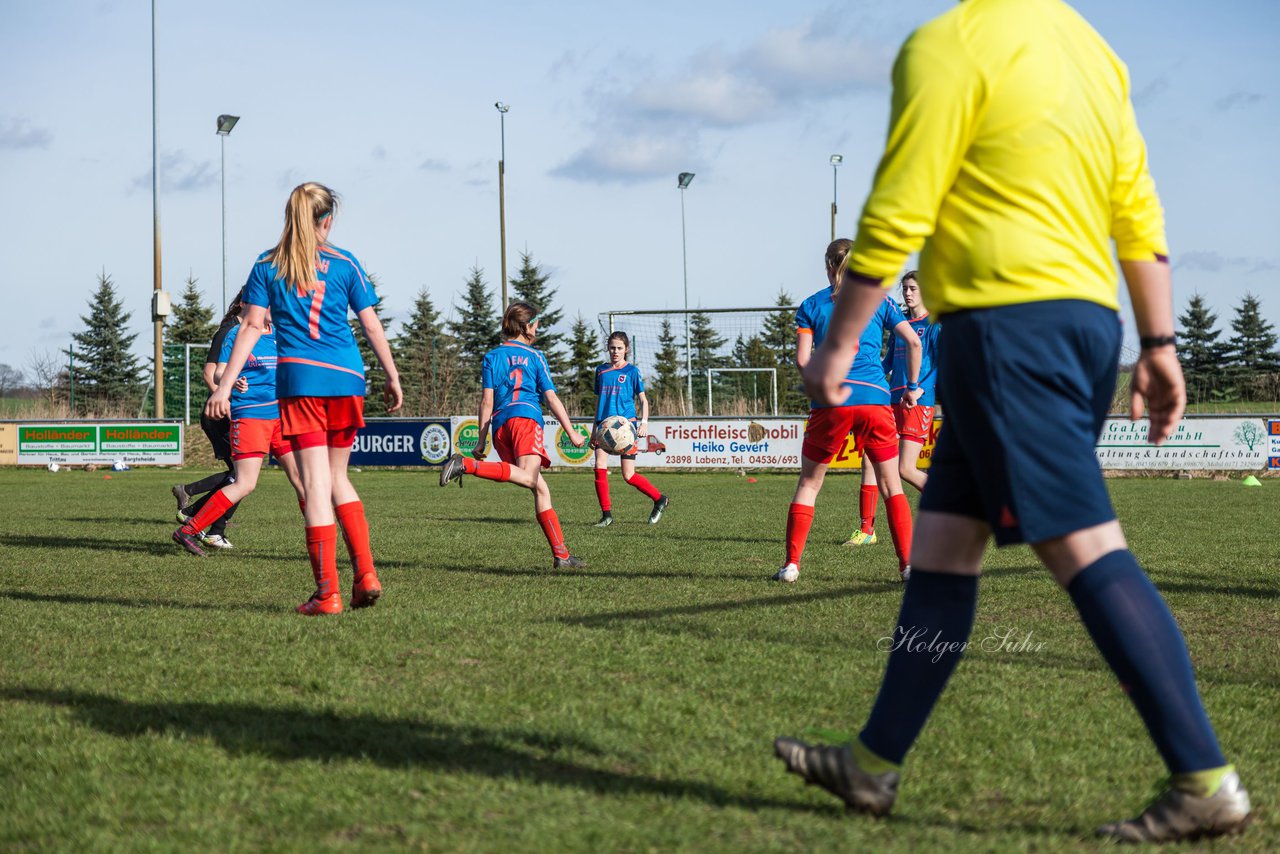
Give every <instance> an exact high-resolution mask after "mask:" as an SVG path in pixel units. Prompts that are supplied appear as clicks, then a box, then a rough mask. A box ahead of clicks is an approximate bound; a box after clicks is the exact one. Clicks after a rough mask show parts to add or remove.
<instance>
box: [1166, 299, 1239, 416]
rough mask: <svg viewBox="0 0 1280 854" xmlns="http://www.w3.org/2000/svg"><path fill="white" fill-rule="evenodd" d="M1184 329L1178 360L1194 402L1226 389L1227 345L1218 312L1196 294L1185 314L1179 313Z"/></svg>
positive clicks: (1179, 339)
mask: <svg viewBox="0 0 1280 854" xmlns="http://www.w3.org/2000/svg"><path fill="white" fill-rule="evenodd" d="M1178 322H1179V323H1180V324H1182V329H1181V330H1180V331H1179V333H1178V360H1179V361H1181V362H1182V373H1183V376H1184V377H1185V378H1186V381H1187V399H1188V401H1189V402H1191V403H1199V402H1200V401H1203V400H1209V399H1210V398H1212V397H1213V396H1214V392H1215V390H1216V391H1218V392H1220V393H1223V392H1225V391H1226V386H1227V384H1228V380H1227V378H1226V377H1225V376H1224V373H1223V362H1224V360H1225V358H1226V355H1227V351H1228V349H1229V348H1228V346H1227V345H1226V344H1224V343H1222V342H1220V341H1219V340H1218V336H1219V335H1220V334H1221V333H1220V332H1219V331H1218V330H1217V329H1216V328H1214V327H1216V326H1217V325H1218V315H1217V314H1215V313H1213V312H1212V311H1210V310H1209V308H1208V306H1206V305H1205V302H1204V297H1202V296H1200V295H1199V294H1196V295H1195V296H1193V297H1192V298H1191V301H1190V302H1189V303H1187V311H1186V313H1185V314H1182V315H1179V317H1178Z"/></svg>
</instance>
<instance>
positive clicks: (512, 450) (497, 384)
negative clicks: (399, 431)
mask: <svg viewBox="0 0 1280 854" xmlns="http://www.w3.org/2000/svg"><path fill="white" fill-rule="evenodd" d="M502 334H503V335H504V336H506V338H507V340H506V341H504V342H503V343H502V344H501V345H500V346H498V347H495V348H493V349H492V350H490V351H489V352H488V353H486V354H485V356H484V366H483V368H482V369H481V370H482V377H481V379H482V382H483V386H484V391H483V393H482V394H481V397H480V415H479V422H480V435H479V438H478V439H477V440H476V447H475V450H474V451H473V454H474V456H471V457H466V456H463V455H462V454H454V455H453V456H452V457H450V458H449V460H448V461H447V462H446V463H445V464H444V468H443V469H441V471H440V485H441V486H447V485H448V484H449V483H451V482H453V481H454V480H457V479H458V478H460V477H462V476H463V475H464V474H471V475H475V476H476V477H481V478H484V479H485V480H496V481H498V482H500V483H514V484H516V485H518V486H523V487H524V488H525V489H528V490H530V491H531V492H532V493H533V509H534V513H536V514H537V518H538V524H539V525H540V526H541V527H542V533H543V534H545V535H546V538H547V543H548V544H549V545H550V546H551V566H552V568H553V569H577V568H579V567H584V566H586V563H584V562H583V561H582V560H580V559H579V558H576V557H574V556H573V555H572V554H570V553H569V549H568V547H567V546H565V544H564V533H563V532H562V531H561V530H560V517H559V516H557V515H556V511H555V508H553V507H552V506H551V490H550V489H548V488H547V481H546V480H545V479H544V478H543V477H542V469H544V468H550V467H551V459H550V458H549V457H548V456H547V451H546V446H545V440H544V438H543V435H542V427H543V420H542V401H543V400H544V399H545V400H546V402H547V408H548V409H550V410H551V414H552V415H554V416H555V417H556V420H557V421H559V422H560V425H561V426H562V427H564V432H565V434H566V435H568V437H569V441H570V442H572V443H573V445H574V447H577V448H581V447H582V446H583V445H585V444H586V442H587V440H586V437H585V436H583V435H582V434H581V433H579V432H578V431H577V430H575V429H574V427H573V422H572V421H570V420H569V413H568V412H566V411H565V408H564V404H563V403H561V402H560V398H559V397H558V396H557V395H556V386H555V383H554V382H553V381H552V379H551V371H550V370H549V369H548V368H547V359H546V357H545V356H543V355H542V353H540V352H539V351H537V350H535V349H534V348H533V342H534V341H535V340H536V339H537V337H538V311H537V309H535V308H534V307H533V306H531V305H529V304H528V303H526V302H513V303H512V304H511V305H509V306H507V310H506V313H505V314H503V316H502ZM490 428H492V430H493V445H494V447H495V448H496V449H497V451H498V458H499V460H500V462H496V463H490V462H485V460H484V456H485V450H486V448H487V447H488V444H489V443H488V437H489V430H490Z"/></svg>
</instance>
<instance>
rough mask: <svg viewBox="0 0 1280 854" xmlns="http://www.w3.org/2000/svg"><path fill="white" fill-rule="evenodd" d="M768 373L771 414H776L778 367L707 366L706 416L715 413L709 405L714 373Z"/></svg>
mask: <svg viewBox="0 0 1280 854" xmlns="http://www.w3.org/2000/svg"><path fill="white" fill-rule="evenodd" d="M744 373H745V374H768V375H769V384H770V399H771V403H772V409H773V415H775V416H776V415H777V414H778V369H777V368H707V417H708V418H710V417H712V416H714V415H715V412H714V410H713V409H712V406H711V383H712V380H713V379H714V376H715V374H744Z"/></svg>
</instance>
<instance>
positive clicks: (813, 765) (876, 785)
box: [773, 737, 898, 818]
mask: <svg viewBox="0 0 1280 854" xmlns="http://www.w3.org/2000/svg"><path fill="white" fill-rule="evenodd" d="M773 752H774V753H776V754H777V755H778V758H779V759H781V760H782V761H783V763H784V764H785V765H786V766H787V770H788V771H790V772H791V773H792V774H799V775H800V776H801V777H803V778H804V781H805V782H806V783H809V784H811V785H814V786H821V787H822V788H824V789H826V790H827V791H828V792H830V793H831V794H833V795H835V796H836V797H837V798H839V799H840V800H842V801H844V802H845V804H846V805H847V806H848V807H849V809H852V810H857V811H858V812H864V813H868V814H869V815H873V816H876V817H877V818H879V817H882V816H886V815H888V814H889V810H891V809H893V802H894V800H895V799H896V798H897V797H898V772H897V771H886V772H884V773H883V774H868V773H867V772H865V771H863V770H862V769H861V768H859V767H858V763H857V762H856V761H855V760H854V758H853V751H852V750H850V749H849V746H848V745H844V746H842V747H828V746H824V745H808V744H805V743H804V742H803V741H800V740H799V739H795V738H786V737H783V738H778V739H775V740H774V742H773Z"/></svg>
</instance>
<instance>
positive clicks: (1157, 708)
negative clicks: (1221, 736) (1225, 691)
mask: <svg viewBox="0 0 1280 854" xmlns="http://www.w3.org/2000/svg"><path fill="white" fill-rule="evenodd" d="M913 580H914V579H913ZM1067 592H1068V593H1069V594H1071V600H1072V601H1073V602H1075V606H1076V610H1077V611H1079V612H1080V619H1081V620H1082V621H1083V622H1084V625H1085V628H1086V629H1088V630H1089V635H1090V637H1092V638H1093V642H1094V644H1095V645H1097V647H1098V651H1099V652H1100V653H1102V657H1103V658H1104V659H1105V660H1106V662H1107V664H1108V665H1110V666H1111V670H1112V672H1113V673H1115V675H1116V678H1118V679H1119V680H1120V684H1121V687H1123V688H1124V690H1125V692H1126V693H1128V695H1129V699H1130V700H1132V701H1133V705H1134V706H1136V707H1137V709H1138V714H1139V715H1141V716H1142V722H1143V723H1145V724H1146V725H1147V732H1149V733H1150V734H1151V740H1152V741H1154V742H1155V744H1156V749H1157V750H1159V751H1160V755H1161V756H1162V757H1163V758H1164V762H1165V765H1167V766H1168V767H1169V772H1170V773H1172V774H1183V773H1187V772H1190V771H1204V770H1206V769H1209V768H1218V767H1220V766H1222V765H1226V764H1227V760H1226V759H1224V758H1223V756H1222V751H1221V750H1220V749H1219V747H1218V739H1217V737H1216V736H1215V735H1214V733H1213V727H1212V726H1211V725H1210V723H1209V717H1208V716H1207V715H1206V714H1205V711H1204V706H1203V705H1201V703H1200V694H1199V693H1198V692H1197V691H1196V677H1195V674H1194V673H1193V672H1192V670H1191V657H1190V656H1189V655H1188V654H1187V644H1186V641H1185V640H1183V637H1182V632H1181V630H1179V628H1178V624H1177V623H1176V622H1174V619H1173V614H1171V613H1169V607H1168V606H1167V605H1166V604H1165V602H1164V599H1163V598H1161V596H1160V594H1159V592H1157V591H1156V588H1155V585H1153V584H1152V583H1151V580H1150V579H1149V578H1147V575H1146V573H1144V572H1143V571H1142V567H1140V566H1139V565H1138V561H1137V559H1136V558H1135V557H1134V556H1133V553H1132V552H1129V551H1127V550H1123V549H1122V550H1119V551H1114V552H1111V553H1110V554H1107V555H1103V556H1102V557H1100V558H1098V560H1096V561H1094V562H1093V563H1091V564H1090V565H1089V566H1087V567H1085V568H1084V569H1083V570H1081V571H1080V574H1079V575H1077V576H1076V577H1075V578H1073V579H1072V580H1071V584H1069V585H1068V586H1067Z"/></svg>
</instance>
